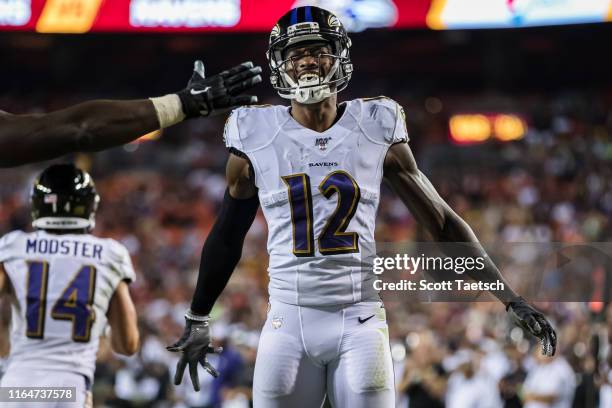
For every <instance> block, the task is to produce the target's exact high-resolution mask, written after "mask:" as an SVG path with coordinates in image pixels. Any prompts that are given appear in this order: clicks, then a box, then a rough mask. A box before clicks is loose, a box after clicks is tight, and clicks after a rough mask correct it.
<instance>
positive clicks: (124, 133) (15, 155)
mask: <svg viewBox="0 0 612 408" xmlns="http://www.w3.org/2000/svg"><path fill="white" fill-rule="evenodd" d="M158 128H159V121H158V117H157V113H156V109H155V108H154V105H153V103H152V102H151V101H150V100H133V101H103V100H98V101H90V102H84V103H81V104H78V105H75V106H72V107H70V108H67V109H63V110H59V111H56V112H52V113H48V114H40V115H38V114H37V115H6V116H4V117H3V118H2V122H0V167H11V166H18V165H22V164H27V163H32V162H36V161H41V160H48V159H52V158H56V157H59V156H62V155H65V154H68V153H74V152H93V151H98V150H102V149H106V148H109V147H114V146H120V145H122V144H125V143H129V142H131V141H133V140H135V139H136V138H138V137H140V136H142V135H143V134H146V133H148V132H151V131H153V130H155V129H158Z"/></svg>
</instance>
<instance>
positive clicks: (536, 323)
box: [506, 297, 557, 356]
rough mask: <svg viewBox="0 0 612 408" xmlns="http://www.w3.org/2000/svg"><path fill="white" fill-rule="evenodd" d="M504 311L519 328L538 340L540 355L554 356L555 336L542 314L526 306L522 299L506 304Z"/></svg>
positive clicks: (555, 347)
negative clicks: (540, 346) (540, 348)
mask: <svg viewBox="0 0 612 408" xmlns="http://www.w3.org/2000/svg"><path fill="white" fill-rule="evenodd" d="M506 310H507V311H508V313H510V316H512V317H513V318H514V320H515V321H516V323H517V324H518V325H519V326H521V327H522V328H523V329H525V330H527V331H528V332H529V333H531V334H533V335H534V336H536V337H537V338H539V339H540V343H541V344H542V354H544V355H545V356H554V355H555V351H556V349H557V334H556V333H555V330H554V329H553V328H552V326H551V325H550V323H549V322H548V320H546V318H545V317H544V315H543V314H542V313H540V312H538V311H537V310H536V309H534V308H533V307H531V306H530V305H528V304H527V302H525V299H523V298H522V297H518V298H516V299H515V300H514V301H512V302H510V303H508V305H507V306H506Z"/></svg>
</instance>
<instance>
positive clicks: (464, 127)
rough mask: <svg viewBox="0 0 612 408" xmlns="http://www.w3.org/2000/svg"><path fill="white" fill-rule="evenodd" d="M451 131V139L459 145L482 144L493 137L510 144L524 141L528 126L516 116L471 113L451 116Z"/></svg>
mask: <svg viewBox="0 0 612 408" xmlns="http://www.w3.org/2000/svg"><path fill="white" fill-rule="evenodd" d="M449 131H450V136H451V139H452V140H453V141H454V142H455V143H459V144H473V143H482V142H484V141H486V140H488V139H490V138H492V137H493V138H496V139H497V140H500V141H502V142H510V141H513V140H519V139H522V138H523V137H524V136H525V133H526V132H527V125H526V123H525V120H524V119H522V118H521V117H519V116H518V115H515V114H506V113H487V114H483V113H469V114H457V115H453V116H451V118H450V120H449Z"/></svg>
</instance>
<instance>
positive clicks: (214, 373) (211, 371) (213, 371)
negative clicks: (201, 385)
mask: <svg viewBox="0 0 612 408" xmlns="http://www.w3.org/2000/svg"><path fill="white" fill-rule="evenodd" d="M200 364H202V367H204V369H205V370H206V372H208V374H210V375H212V376H213V377H215V378H217V377H219V372H218V371H217V369H216V368H215V367H213V366H212V365H211V364H210V363H209V362H208V361H207V360H206V357H204V358H202V359H201V360H200Z"/></svg>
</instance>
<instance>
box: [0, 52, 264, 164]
mask: <svg viewBox="0 0 612 408" xmlns="http://www.w3.org/2000/svg"><path fill="white" fill-rule="evenodd" d="M260 73H261V67H254V66H253V64H252V63H251V62H244V63H242V64H240V65H237V66H235V67H233V68H231V69H229V70H226V71H223V72H220V73H219V74H216V75H213V76H211V77H208V78H205V77H204V64H203V63H202V61H196V63H195V69H194V73H193V75H192V77H191V79H190V81H189V83H188V85H187V88H186V89H184V90H182V91H180V92H177V93H173V94H169V95H165V96H160V97H155V98H150V99H135V100H125V101H114V100H93V101H88V102H83V103H80V104H77V105H74V106H71V107H69V108H66V109H62V110H59V111H55V112H51V113H46V114H27V115H13V114H10V113H7V112H3V111H0V167H12V166H19V165H22V164H26V163H32V162H36V161H42V160H48V159H53V158H56V157H59V156H62V155H64V154H68V153H73V152H96V151H100V150H104V149H108V148H111V147H114V146H120V145H122V144H125V143H129V142H131V141H133V140H135V139H137V138H139V137H140V136H142V135H144V134H146V133H149V132H152V131H154V130H156V129H159V128H167V127H169V126H172V125H175V124H177V123H179V122H181V121H183V120H184V119H186V118H193V117H199V116H210V115H215V114H219V113H223V112H225V111H227V110H229V109H232V108H235V107H237V106H240V105H249V104H253V103H257V97H256V96H252V95H240V93H242V92H244V91H245V90H247V89H249V88H251V87H252V86H254V85H256V84H258V83H260V82H261V75H260Z"/></svg>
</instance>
